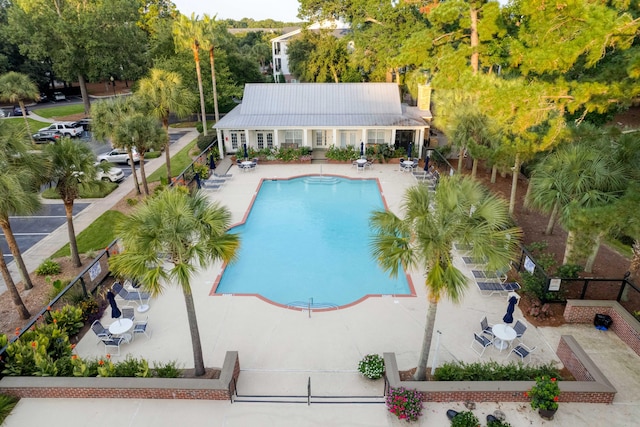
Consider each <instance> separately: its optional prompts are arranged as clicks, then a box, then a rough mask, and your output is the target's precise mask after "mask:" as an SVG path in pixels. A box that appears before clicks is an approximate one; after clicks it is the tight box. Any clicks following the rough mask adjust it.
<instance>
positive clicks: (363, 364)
mask: <svg viewBox="0 0 640 427" xmlns="http://www.w3.org/2000/svg"><path fill="white" fill-rule="evenodd" d="M358 371H359V372H360V373H361V374H362V375H364V376H365V377H367V378H369V379H371V380H377V379H378V378H382V375H383V374H384V359H383V358H382V356H380V355H378V354H367V355H366V356H365V357H364V358H363V359H362V360H361V361H360V363H358Z"/></svg>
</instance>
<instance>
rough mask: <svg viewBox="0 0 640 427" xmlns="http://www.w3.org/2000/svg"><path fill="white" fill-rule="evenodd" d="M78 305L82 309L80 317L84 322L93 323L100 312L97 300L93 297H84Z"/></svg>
mask: <svg viewBox="0 0 640 427" xmlns="http://www.w3.org/2000/svg"><path fill="white" fill-rule="evenodd" d="M78 307H80V309H81V310H82V319H83V320H84V321H85V322H89V323H93V321H94V320H96V319H97V314H98V313H99V312H100V307H99V306H98V302H97V301H96V300H95V299H93V298H86V299H84V300H82V301H80V302H79V303H78Z"/></svg>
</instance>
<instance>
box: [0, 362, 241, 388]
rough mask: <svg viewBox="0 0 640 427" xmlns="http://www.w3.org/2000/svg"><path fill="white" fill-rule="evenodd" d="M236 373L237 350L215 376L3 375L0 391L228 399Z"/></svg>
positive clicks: (236, 376) (238, 372) (237, 368)
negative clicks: (80, 376)
mask: <svg viewBox="0 0 640 427" xmlns="http://www.w3.org/2000/svg"><path fill="white" fill-rule="evenodd" d="M239 375H240V360H239V359H238V352H237V351H228V352H227V354H226V356H225V358H224V363H223V365H222V369H221V371H220V378H218V379H196V378H113V377H109V378H75V377H4V378H3V379H2V380H0V393H2V394H8V395H12V396H16V397H27V398H65V399H69V398H137V399H194V400H230V399H231V395H232V394H233V393H234V392H235V384H236V383H237V381H238V376H239Z"/></svg>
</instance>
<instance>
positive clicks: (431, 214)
mask: <svg viewBox="0 0 640 427" xmlns="http://www.w3.org/2000/svg"><path fill="white" fill-rule="evenodd" d="M402 209H403V211H404V217H403V218H400V217H398V216H397V215H396V214H394V213H393V212H390V211H375V212H373V213H372V215H371V218H370V222H371V227H372V228H373V230H374V237H373V238H372V242H371V247H372V255H373V256H374V257H375V259H376V260H377V261H378V264H379V265H380V267H381V268H382V269H383V270H385V271H387V272H389V273H390V275H391V276H397V274H398V273H399V271H400V268H401V267H402V268H404V269H405V270H406V269H412V268H418V269H424V270H425V271H426V280H425V285H426V287H427V291H428V298H429V308H428V310H427V318H426V323H425V329H424V338H423V343H422V350H421V353H420V360H419V362H418V368H417V370H416V374H415V377H414V378H415V379H416V380H422V379H424V378H425V374H426V368H427V362H428V359H429V348H430V346H431V339H432V337H433V328H434V325H435V318H436V312H437V308H438V301H439V300H440V298H442V297H443V296H446V297H448V298H450V299H451V300H452V301H454V302H455V301H458V300H459V299H460V298H461V296H462V294H463V293H464V291H465V290H466V288H467V286H468V280H469V279H468V278H467V277H466V276H465V275H464V274H463V273H462V272H461V271H460V270H458V269H457V268H456V267H455V266H454V264H453V255H452V254H453V243H454V242H460V243H462V244H465V245H471V246H472V248H473V249H472V255H473V256H474V257H480V258H485V259H486V260H487V265H488V268H489V269H498V268H504V266H505V265H508V264H509V261H511V260H513V259H514V258H515V256H516V249H517V244H518V240H519V238H520V235H521V232H520V230H519V229H517V228H514V227H513V226H512V225H511V224H512V221H511V218H510V216H509V214H508V212H507V206H506V204H505V202H504V201H503V200H502V199H501V198H499V197H497V196H495V195H492V194H490V193H489V192H487V191H486V190H485V189H484V188H483V187H482V186H481V185H480V184H479V183H477V182H475V181H474V180H472V179H470V178H466V177H461V176H459V175H456V176H453V177H450V178H443V179H442V180H441V181H440V183H439V184H438V186H437V187H436V191H435V193H431V192H430V191H429V189H428V186H426V185H423V184H419V185H417V186H414V187H411V188H409V189H408V190H407V192H406V193H405V196H404V202H403V205H402Z"/></svg>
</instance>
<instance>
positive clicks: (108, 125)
mask: <svg viewBox="0 0 640 427" xmlns="http://www.w3.org/2000/svg"><path fill="white" fill-rule="evenodd" d="M136 107H137V108H140V107H139V102H138V101H137V100H136V99H135V98H134V97H126V98H122V97H117V98H112V99H108V100H104V101H100V102H96V103H94V104H93V105H92V106H91V117H92V118H93V122H92V130H93V136H94V137H95V138H96V139H97V140H105V139H110V140H111V144H112V145H113V146H114V147H117V148H124V149H126V150H127V154H128V156H129V166H130V167H131V174H132V175H133V182H134V185H135V188H136V192H137V194H141V192H140V184H139V182H138V173H137V172H136V164H135V162H134V161H133V152H132V147H133V144H132V143H131V140H130V138H127V137H126V136H123V135H122V133H121V132H119V130H120V129H121V127H122V123H123V122H124V121H125V120H126V119H127V118H128V117H130V115H131V114H134V112H135V111H136ZM143 162H144V153H140V165H141V168H142V167H143V166H142V165H143ZM147 194H149V193H148V191H147Z"/></svg>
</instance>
